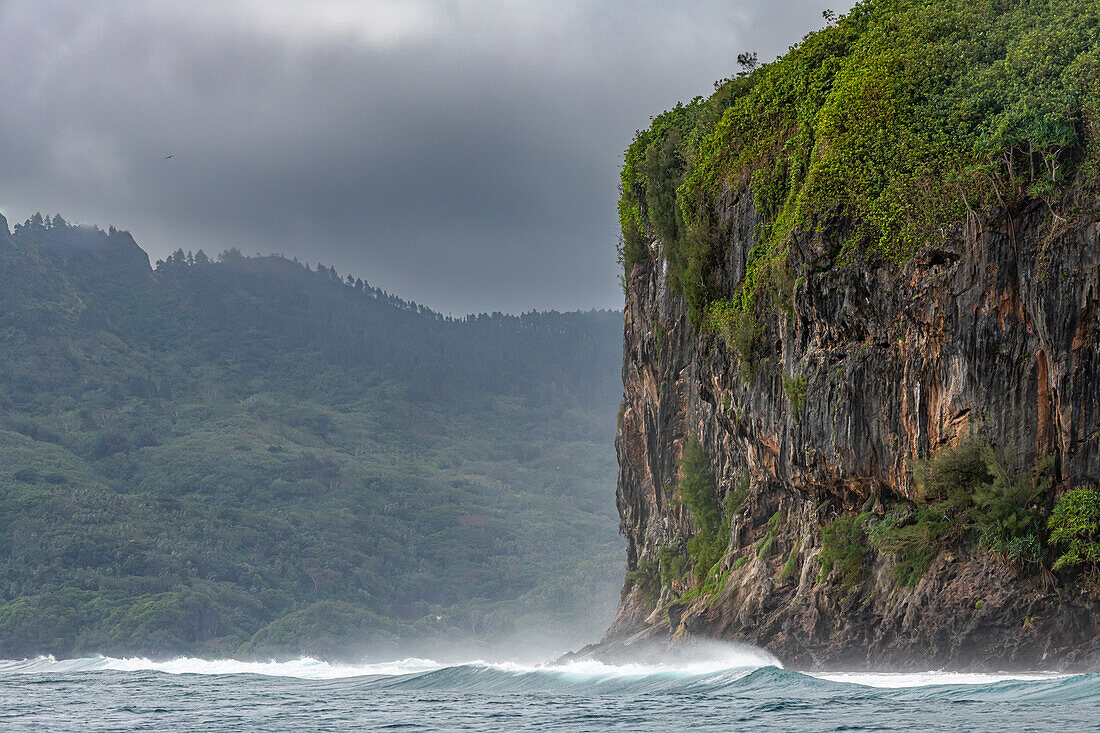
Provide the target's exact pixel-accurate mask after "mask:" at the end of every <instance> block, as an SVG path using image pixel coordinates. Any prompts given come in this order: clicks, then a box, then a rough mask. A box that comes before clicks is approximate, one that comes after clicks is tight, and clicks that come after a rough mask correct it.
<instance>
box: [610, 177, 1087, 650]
mask: <svg viewBox="0 0 1100 733" xmlns="http://www.w3.org/2000/svg"><path fill="white" fill-rule="evenodd" d="M1045 212H1046V209H1045V205H1044V204H1042V203H1039V202H1031V203H1026V202H1025V203H1024V204H1022V205H1021V206H1019V207H1018V208H1015V209H1013V210H1009V211H1003V210H1002V211H998V212H996V214H995V215H992V216H989V217H988V218H986V219H984V220H983V221H982V222H981V225H980V226H971V227H968V228H965V230H964V229H959V230H958V231H957V232H956V233H955V235H954V236H952V237H950V238H948V240H947V241H946V243H945V244H944V245H943V246H938V247H936V248H930V249H926V250H924V251H921V252H919V253H918V255H917V256H916V257H914V258H912V259H911V260H910V261H909V262H908V263H907V264H905V265H903V266H896V265H892V264H879V265H875V264H873V263H862V264H860V265H851V264H849V265H842V264H840V263H839V262H838V257H839V253H840V242H839V241H836V240H834V239H831V238H830V237H829V236H828V235H827V234H818V235H814V236H812V237H795V238H794V239H793V242H792V246H791V250H790V267H791V268H792V269H793V270H794V271H796V272H803V273H805V276H804V277H803V278H801V279H799V280H798V281H797V283H796V285H795V287H794V291H793V296H792V298H791V300H792V305H793V307H792V308H788V309H784V308H770V309H768V308H761V319H762V333H763V337H762V339H761V340H762V342H763V345H764V348H763V350H762V352H761V353H760V354H759V359H758V362H757V363H756V364H755V365H754V371H755V378H754V379H748V378H746V375H745V373H744V371H743V369H742V366H741V365H740V364H739V359H738V357H737V356H736V355H735V354H733V353H732V352H731V351H730V350H729V349H728V348H727V346H726V345H725V343H724V342H723V340H722V339H721V338H720V337H719V336H718V335H717V334H713V333H707V332H705V331H701V330H700V329H698V328H696V327H693V326H692V324H691V323H690V321H689V318H688V313H687V308H686V306H685V302H684V299H683V297H681V296H680V295H679V294H678V293H676V292H673V291H672V290H671V289H670V288H669V285H668V283H667V282H666V278H665V277H664V276H663V272H665V270H666V265H665V263H663V261H662V258H661V257H660V256H659V254H656V250H654V252H655V256H654V257H653V258H650V259H646V260H643V261H642V262H640V263H638V264H636V265H635V266H634V267H633V269H632V271H631V273H630V276H629V282H628V289H627V300H626V312H625V323H624V337H625V342H624V361H623V382H624V387H625V402H624V405H623V408H622V411H621V419H620V422H619V430H618V434H617V438H616V445H617V448H618V454H619V461H620V475H619V485H618V506H619V511H620V514H621V518H622V523H621V529H622V532H623V533H624V534H625V535H626V537H627V540H628V543H629V546H628V564H629V568H630V569H631V570H636V569H637V568H639V567H640V566H641V565H642V564H643V563H644V562H645V561H646V560H650V561H653V560H655V559H656V558H657V557H658V554H659V551H660V548H662V547H682V546H683V543H684V542H685V540H686V539H687V538H690V537H691V536H692V535H693V534H694V533H695V531H696V527H695V526H694V525H693V522H692V519H691V515H690V512H689V511H688V510H687V508H685V507H684V506H683V505H679V504H677V503H676V502H675V501H673V499H672V494H671V493H670V488H671V487H673V486H674V485H675V484H676V482H677V480H678V479H677V473H678V469H677V460H678V458H679V457H680V454H681V451H682V447H683V443H684V440H685V438H686V437H687V436H689V435H690V436H695V437H697V438H698V439H699V440H700V441H701V442H702V444H703V445H704V446H705V447H706V448H707V449H708V450H709V453H710V455H711V456H712V457H713V462H714V471H715V475H716V478H717V485H718V491H719V494H720V495H721V496H726V495H727V494H728V493H729V492H730V491H732V490H734V487H735V486H737V485H738V483H739V481H742V480H744V479H743V477H745V476H747V477H748V484H749V494H748V498H747V499H746V500H745V501H744V503H743V504H742V506H741V511H739V512H738V513H736V514H735V515H734V516H733V517H732V518H731V519H732V527H731V532H730V541H729V547H728V549H727V552H726V554H725V556H724V558H723V560H722V568H721V569H722V571H723V572H726V573H728V578H726V579H725V580H724V586H723V587H722V588H721V589H720V591H717V592H714V593H712V594H710V595H702V596H698V597H696V598H695V599H694V600H692V601H689V602H687V603H682V602H679V601H678V600H677V598H678V596H682V595H684V594H685V591H687V590H689V589H690V587H691V586H692V585H694V582H693V581H692V579H691V578H690V577H688V578H686V579H682V580H680V581H674V582H671V583H668V584H665V585H663V586H662V588H661V590H660V597H659V599H658V600H657V602H656V604H655V605H654V604H653V603H652V599H648V601H647V599H646V598H644V597H643V596H644V594H643V592H642V589H641V587H640V584H639V583H637V582H634V581H630V580H628V581H627V583H626V585H625V587H624V592H623V598H622V602H621V604H620V607H619V610H618V614H617V617H616V619H615V622H614V625H613V626H612V628H611V629H610V631H609V632H608V635H607V638H606V639H605V642H604V645H603V647H602V650H603V652H604V653H611V652H612V651H614V650H615V649H616V648H620V647H622V646H624V645H629V643H631V642H633V641H637V640H638V639H641V638H649V639H662V640H663V639H665V638H668V639H669V640H672V641H675V640H676V639H677V638H679V637H681V636H684V635H704V636H713V637H719V638H724V639H732V640H743V641H748V642H752V643H755V644H758V645H760V646H763V647H764V648H766V649H768V650H770V651H772V652H773V653H775V654H776V655H777V656H779V658H780V659H781V660H783V661H784V662H785V663H787V664H790V665H795V666H799V667H821V666H834V667H835V666H879V667H882V666H887V667H898V666H915V667H924V668H936V667H940V666H950V667H975V666H986V667H994V668H996V667H1005V666H1016V667H1021V666H1022V667H1027V666H1031V667H1038V666H1051V665H1053V664H1063V665H1070V666H1088V665H1094V664H1096V662H1097V659H1098V656H1097V655H1098V649H1100V647H1098V642H1100V602H1098V598H1100V596H1098V595H1097V593H1096V589H1095V586H1089V585H1088V584H1087V583H1083V582H1081V581H1080V580H1079V579H1078V580H1072V581H1067V580H1065V579H1064V578H1061V577H1056V576H1055V575H1053V574H1051V573H1050V572H1049V571H1046V570H1036V569H1035V568H1023V567H1019V566H1016V565H1014V564H1012V563H1009V562H1006V561H1005V560H1004V559H1003V558H998V557H997V556H995V554H994V553H991V552H989V551H988V550H986V549H983V548H980V547H975V546H971V545H968V544H967V543H958V544H948V543H945V544H944V546H943V547H942V548H940V549H939V550H938V552H937V553H936V555H935V557H934V559H933V560H932V562H931V564H930V566H929V568H928V569H927V571H926V572H925V573H924V574H923V577H922V578H921V579H920V580H919V582H918V583H916V584H915V585H914V586H912V587H909V586H903V585H901V584H899V583H897V582H896V581H895V580H894V578H893V575H892V574H891V565H892V563H893V561H892V559H891V558H890V557H888V556H884V554H881V553H875V552H873V551H869V553H868V555H867V557H866V558H865V560H864V565H865V568H866V573H865V575H864V576H863V579H862V580H861V581H860V582H859V583H858V584H857V585H855V587H850V586H846V585H844V584H842V583H838V582H836V580H835V578H834V579H832V580H831V582H830V579H824V580H823V579H822V578H821V577H820V575H821V574H820V564H819V563H818V562H817V558H816V556H817V555H818V553H819V552H820V550H821V547H822V528H823V526H825V525H827V524H828V523H829V522H830V521H831V520H832V519H833V518H834V517H836V516H838V515H840V514H843V513H844V512H845V511H855V510H858V509H860V508H861V507H863V508H866V509H868V510H869V511H870V512H871V513H872V516H881V515H882V514H883V513H884V511H885V509H886V508H888V507H889V506H892V505H894V504H895V503H897V502H898V501H901V500H905V499H908V498H912V497H913V490H914V487H913V479H912V471H911V470H910V462H911V461H912V460H914V459H918V458H921V457H925V456H928V455H930V454H932V453H934V452H936V451H937V450H939V449H941V448H944V447H949V446H952V445H955V444H957V443H958V441H959V440H960V439H961V438H962V437H963V436H965V435H968V434H977V435H981V436H984V437H985V438H986V439H988V440H989V441H990V442H992V443H994V444H996V445H998V446H1001V447H1004V448H1009V449H1011V454H1012V456H1014V461H1015V464H1016V465H1015V466H1014V468H1015V469H1016V470H1026V469H1027V468H1028V467H1031V466H1032V465H1034V464H1035V462H1036V461H1037V460H1038V459H1039V458H1040V457H1041V456H1043V455H1053V456H1054V457H1055V464H1054V466H1053V478H1054V481H1053V484H1052V485H1051V488H1050V489H1048V492H1049V493H1051V494H1053V493H1057V492H1059V491H1061V490H1064V489H1065V488H1066V487H1069V486H1074V485H1095V484H1096V483H1097V482H1098V481H1100V378H1098V377H1100V325H1098V313H1097V296H1098V293H1100V224H1098V223H1097V220H1096V218H1091V217H1083V218H1079V219H1077V220H1076V221H1074V222H1073V223H1067V224H1064V225H1063V226H1061V227H1060V228H1059V229H1057V230H1056V231H1053V232H1052V231H1051V224H1050V221H1049V217H1044V214H1045ZM717 221H718V227H719V231H720V232H721V238H722V239H724V240H725V241H727V242H728V246H727V247H726V248H725V251H724V252H723V257H722V261H721V264H720V266H719V268H718V271H717V273H716V279H717V281H718V282H719V283H720V286H721V287H723V288H725V289H727V290H728V289H732V288H733V287H734V286H735V285H736V283H738V282H739V280H740V278H741V277H742V274H743V273H744V272H745V266H746V260H747V258H748V256H749V252H750V250H751V249H752V248H753V246H754V245H755V244H756V242H755V240H754V232H755V231H757V227H756V225H757V224H758V223H759V222H758V217H757V214H756V212H755V210H754V207H753V204H752V199H751V197H750V196H749V195H748V193H747V191H741V192H740V193H738V192H733V191H727V192H726V193H725V194H724V195H723V196H722V197H721V199H720V205H719V207H718V211H717ZM1044 222H1046V223H1045V224H1044ZM784 376H786V377H787V378H788V382H790V381H791V380H792V379H794V378H802V379H804V380H805V381H804V383H803V386H804V399H803V403H802V404H801V405H795V404H793V403H792V399H791V398H790V397H789V396H788V394H787V392H786V391H785V390H784V384H783V381H784V380H783V378H784ZM796 399H797V397H796ZM1047 498H1048V499H1049V498H1050V497H1047ZM769 520H771V521H770V523H769ZM872 521H874V520H873V519H872ZM769 532H770V533H771V538H770V541H768V542H766V543H764V542H761V541H760V540H763V539H765V538H766V537H767V536H768V534H769ZM742 558H745V559H742ZM792 558H793V559H792Z"/></svg>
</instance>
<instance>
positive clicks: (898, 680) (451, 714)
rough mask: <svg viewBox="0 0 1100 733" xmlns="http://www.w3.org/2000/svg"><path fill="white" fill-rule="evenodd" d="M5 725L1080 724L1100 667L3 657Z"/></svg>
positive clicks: (741, 653)
mask: <svg viewBox="0 0 1100 733" xmlns="http://www.w3.org/2000/svg"><path fill="white" fill-rule="evenodd" d="M0 730H3V731H116V730H117V731H122V730H127V731H129V730H138V731H295V732H296V733H302V732H303V731H346V730H391V731H435V730H462V731H601V730H613V731H678V730H691V731H710V730H715V731H719V730H721V731H773V730H774V731H902V730H905V731H910V730H922V731H933V730H935V731H976V730H999V731H1029V730H1036V731H1038V730H1054V731H1084V730H1100V675H1098V674H1078V675H1068V674H1053V673H1044V672H1035V673H1028V674H1007V673H1006V674H964V673H948V672H927V673H922V674H912V673H905V674H863V673H860V674H855V673H852V674H806V673H802V672H794V671H790V670H785V669H783V668H782V667H781V666H779V665H778V664H777V663H776V662H775V660H774V659H771V658H770V657H768V656H767V655H764V654H763V653H760V652H753V651H751V650H730V652H729V653H728V654H725V655H722V656H721V657H719V658H716V659H708V660H706V661H701V662H697V663H690V662H689V663H682V662H678V663H675V664H671V663H670V664H623V665H611V664H604V663H601V662H596V661H576V662H568V663H561V664H521V663H517V662H486V661H470V662H467V663H464V664H442V663H437V662H433V661H431V660H428V659H402V660H396V661H389V662H374V663H363V664H330V663H326V662H323V661H318V660H315V659H298V660H295V661H290V662H269V663H252V662H240V661H235V660H203V659H190V658H180V659H174V660H171V661H150V660H148V659H117V658H111V657H90V658H85V659H64V660H57V659H54V658H52V657H39V658H37V659H28V660H21V661H2V662H0Z"/></svg>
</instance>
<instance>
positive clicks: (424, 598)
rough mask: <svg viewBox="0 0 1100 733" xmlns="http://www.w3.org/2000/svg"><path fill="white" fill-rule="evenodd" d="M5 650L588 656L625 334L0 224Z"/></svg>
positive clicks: (613, 550) (606, 567)
mask: <svg viewBox="0 0 1100 733" xmlns="http://www.w3.org/2000/svg"><path fill="white" fill-rule="evenodd" d="M0 222H2V223H3V227H0V655H2V656H8V657H10V656H20V655H30V654H42V653H52V654H55V655H58V656H60V655H71V654H82V653H93V652H104V653H136V654H152V655H163V654H173V653H184V652H185V653H193V654H204V655H226V654H236V655H246V656H247V655H256V656H269V655H297V654H302V653H309V654H320V655H326V656H355V655H357V654H360V653H362V652H365V651H373V650H383V649H387V648H408V647H409V645H410V644H411V643H412V640H420V641H421V642H422V643H424V644H437V645H438V644H440V643H444V641H446V642H449V643H451V644H459V643H468V642H469V641H471V640H473V641H482V642H484V641H486V640H489V639H497V640H500V639H506V638H508V636H509V634H516V633H519V632H523V637H524V638H525V639H527V640H529V641H530V640H531V639H532V638H534V637H533V636H532V635H531V634H530V633H527V630H529V629H532V628H538V629H539V630H540V632H541V633H542V634H544V635H545V636H547V637H555V638H557V639H558V641H559V643H561V644H572V643H576V642H578V641H583V640H586V639H587V638H589V637H592V636H598V635H599V632H600V631H601V630H602V627H603V626H604V625H606V622H607V620H608V619H609V618H610V617H611V615H612V613H613V611H614V607H615V602H616V600H617V598H618V585H619V584H618V580H617V578H618V576H619V575H620V573H621V568H620V564H621V552H620V548H621V542H620V540H619V538H618V536H617V533H616V528H617V521H616V514H615V507H614V482H615V472H616V467H615V455H614V449H613V447H612V440H613V437H614V432H615V415H616V410H617V407H618V404H619V401H620V397H621V392H622V390H621V385H620V379H619V362H620V359H621V347H620V344H621V327H622V315H621V313H617V312H607V311H602V312H588V313H554V312H550V313H529V314H524V315H522V316H509V315H502V314H492V315H479V316H471V317H467V318H462V319H448V318H444V317H442V316H441V315H439V314H437V313H434V312H432V311H430V310H428V309H427V308H425V307H423V306H420V305H417V304H415V303H410V302H407V301H403V300H401V299H399V298H397V297H395V296H393V295H390V294H388V293H385V292H383V291H381V290H378V289H376V288H373V287H371V286H370V285H369V284H366V283H363V282H362V281H361V280H359V279H354V278H351V277H350V276H349V277H343V278H342V277H341V276H340V275H338V274H337V273H336V271H335V270H334V269H332V268H328V267H324V266H320V265H318V266H317V267H316V268H310V267H308V266H307V265H303V264H299V263H297V262H295V261H291V260H288V259H285V258H282V257H255V258H252V257H243V256H241V254H240V253H239V252H236V251H230V252H226V253H223V254H222V255H220V256H219V257H218V258H216V259H211V258H209V257H208V256H207V255H206V254H204V253H203V252H202V251H201V250H198V251H197V252H195V253H193V254H192V253H184V252H182V251H178V252H176V253H175V254H173V255H172V256H170V257H168V258H167V259H166V260H165V261H162V262H157V263H156V266H155V268H153V267H151V266H150V264H149V259H148V256H147V255H146V253H145V252H144V251H142V249H141V248H140V247H139V246H138V245H137V243H136V242H135V241H134V240H133V238H132V237H131V236H130V235H129V234H128V233H126V232H123V231H116V230H114V229H113V228H112V229H110V230H109V231H106V232H104V231H102V230H100V229H97V228H94V227H86V226H72V225H70V224H68V223H67V222H65V221H64V219H62V218H61V217H60V216H58V217H54V218H52V219H51V218H49V217H46V218H42V217H39V216H37V215H36V216H35V217H33V218H32V219H30V220H28V221H27V222H26V223H24V224H21V225H17V226H15V228H14V232H11V233H9V230H8V227H7V222H6V221H3V218H2V217H0Z"/></svg>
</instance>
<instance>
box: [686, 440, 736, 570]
mask: <svg viewBox="0 0 1100 733" xmlns="http://www.w3.org/2000/svg"><path fill="white" fill-rule="evenodd" d="M677 489H678V491H679V494H680V496H679V498H678V499H675V500H674V501H675V502H677V503H680V504H686V505H687V507H688V510H689V511H690V512H691V518H692V521H693V522H694V523H695V527H696V529H697V530H698V531H697V532H696V534H695V536H694V537H692V538H691V539H690V540H688V542H687V551H688V556H689V557H690V558H691V560H692V564H693V566H694V571H695V578H696V580H698V581H702V580H703V579H704V578H705V577H706V575H707V572H708V571H709V570H710V569H711V568H712V567H714V565H715V564H716V563H717V562H718V561H719V560H721V559H722V556H723V555H724V554H725V552H726V548H727V546H728V545H729V541H730V534H729V533H730V526H729V517H728V516H727V515H726V513H725V512H723V511H722V504H721V501H720V500H719V498H718V485H717V481H716V480H715V477H714V469H713V468H712V466H711V458H710V454H709V453H708V452H707V449H706V448H704V447H703V445H702V443H700V442H699V440H698V439H696V438H694V437H689V438H688V439H687V440H686V441H684V457H683V458H682V459H681V460H680V483H679V484H678V486H677Z"/></svg>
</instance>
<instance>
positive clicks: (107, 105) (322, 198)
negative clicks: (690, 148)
mask: <svg viewBox="0 0 1100 733" xmlns="http://www.w3.org/2000/svg"><path fill="white" fill-rule="evenodd" d="M850 4H851V3H850V2H849V3H847V5H850ZM826 5H827V3H826V2H814V1H810V0H797V1H794V2H775V0H746V1H745V2H740V3H738V2H729V0H727V1H726V2H678V3H674V2H669V3H656V2H622V3H611V2H555V3H533V2H522V1H518V2H516V1H510V2H503V1H501V2H496V3H493V2H477V1H475V2H459V1H458V0H451V1H448V0H436V1H433V2H428V1H425V2H417V0H403V1H401V2H382V1H381V0H379V1H377V2H352V1H351V0H346V1H345V0H318V1H316V2H304V1H303V2H288V1H286V0H262V1H260V0H254V1H249V0H240V1H239V2H189V3H173V4H169V3H148V2H96V3H87V2H82V1H80V0H74V1H72V2H51V3H41V2H37V1H36V0H7V1H6V2H2V1H0V61H2V62H3V64H4V68H5V70H6V73H5V74H4V75H3V78H2V79H0V93H2V94H3V99H4V100H5V101H4V102H3V113H2V115H3V124H2V125H0V160H3V161H4V169H5V170H4V173H5V175H4V177H3V180H2V181H0V210H2V211H3V212H4V213H5V214H7V215H8V216H9V218H12V219H18V218H24V217H26V216H28V215H29V214H30V213H32V212H33V211H35V210H42V211H43V212H53V211H60V212H62V213H63V214H65V216H66V217H67V218H69V219H75V220H80V221H86V222H89V223H97V224H102V225H107V224H114V225H116V226H119V227H122V228H128V229H130V230H131V231H132V232H133V233H134V235H135V236H136V237H137V238H138V241H139V242H140V243H141V244H142V245H143V246H144V247H145V248H146V249H147V250H149V251H150V253H151V254H152V255H153V256H154V257H157V256H163V255H164V254H165V253H166V252H169V251H171V250H172V249H175V248H176V247H183V248H185V249H188V248H190V249H198V248H199V247H202V248H204V249H206V250H207V251H208V252H210V251H220V250H221V249H224V248H227V247H230V246H236V247H239V248H240V249H241V250H243V251H245V252H248V253H251V252H256V251H261V252H282V253H285V254H287V255H293V256H297V257H298V258H299V259H302V260H307V261H310V262H316V261H323V262H325V263H326V264H332V265H335V266H336V268H337V269H338V270H340V271H341V272H347V271H351V272H354V273H356V274H359V275H361V276H363V277H364V278H365V279H368V280H370V281H371V282H372V283H374V284H376V285H378V286H380V287H383V288H386V289H388V290H392V291H396V292H398V293H400V294H402V295H403V296H405V297H408V298H412V299H415V300H417V301H423V302H425V303H427V304H429V305H431V306H433V307H436V308H438V309H442V310H444V311H453V312H456V313H462V312H467V311H480V310H505V311H520V310H527V309H530V308H559V309H565V308H587V307H617V306H619V305H620V304H621V293H620V292H619V290H618V285H617V282H616V273H617V266H616V264H615V252H614V245H615V241H616V212H615V201H616V198H617V190H616V186H617V181H618V165H619V162H620V159H621V155H622V150H623V149H624V148H625V147H626V145H627V144H628V143H629V141H630V138H631V136H632V134H633V132H634V130H635V129H636V128H639V127H643V126H645V125H646V124H647V121H648V119H649V117H650V116H652V115H654V114H657V113H659V112H660V111H662V110H663V109H666V108H667V107H669V106H671V105H673V104H675V102H676V101H677V100H680V99H689V98H691V97H692V96H694V95H696V94H707V93H708V92H709V91H710V90H711V84H712V82H713V81H714V80H715V79H718V78H721V77H724V76H728V75H729V74H731V73H732V72H733V71H735V70H736V64H735V59H736V56H737V53H738V52H739V51H742V50H745V49H754V50H757V51H759V53H760V55H761V57H762V58H772V57H774V56H775V55H776V54H778V53H780V52H781V51H783V50H785V49H786V48H787V46H789V45H791V44H792V43H795V42H796V41H797V40H798V39H799V38H801V37H802V35H803V34H804V33H806V32H807V31H809V30H811V29H813V28H815V27H818V26H820V25H821V23H822V19H821V11H822V9H823V8H824V7H825V6H826ZM832 7H833V8H834V9H836V10H844V9H845V8H846V7H847V6H846V5H845V6H842V7H838V6H837V5H833V6H832ZM170 154H171V155H174V157H173V158H172V159H170V160H165V159H164V157H165V156H166V155H170Z"/></svg>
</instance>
